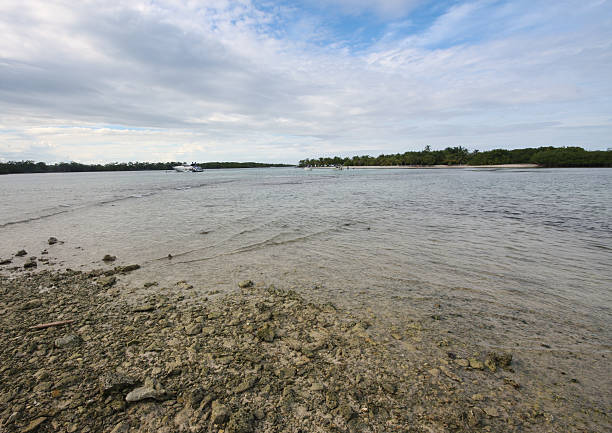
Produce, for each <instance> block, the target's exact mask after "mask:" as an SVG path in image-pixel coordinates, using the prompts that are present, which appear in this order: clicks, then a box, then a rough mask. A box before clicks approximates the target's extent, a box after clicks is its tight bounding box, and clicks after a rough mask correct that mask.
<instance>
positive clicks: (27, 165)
mask: <svg viewBox="0 0 612 433" xmlns="http://www.w3.org/2000/svg"><path fill="white" fill-rule="evenodd" d="M182 164H183V163H182V162H112V163H109V164H80V163H78V162H59V163H56V164H46V163H44V162H34V161H9V162H0V174H16V173H68V172H83V171H142V170H172V167H174V166H176V165H182ZM194 164H195V165H198V166H200V167H202V168H204V169H217V168H267V167H294V165H289V164H267V163H263V162H199V163H194Z"/></svg>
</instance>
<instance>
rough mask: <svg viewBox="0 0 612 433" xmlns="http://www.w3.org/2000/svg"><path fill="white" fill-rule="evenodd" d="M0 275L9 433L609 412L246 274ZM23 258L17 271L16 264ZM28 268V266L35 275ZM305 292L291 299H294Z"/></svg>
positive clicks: (490, 419) (2, 391)
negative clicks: (196, 279) (161, 281)
mask: <svg viewBox="0 0 612 433" xmlns="http://www.w3.org/2000/svg"><path fill="white" fill-rule="evenodd" d="M111 257H112V256H108V257H106V259H107V260H106V263H105V265H104V266H103V267H101V268H98V269H95V270H92V271H88V272H84V271H73V270H64V271H54V270H39V269H38V268H39V266H38V265H36V266H31V265H30V266H28V267H27V269H35V270H34V271H28V270H24V267H23V266H24V265H27V264H28V263H32V261H31V260H30V259H29V258H27V257H22V258H18V257H14V258H13V261H12V263H11V265H14V264H17V265H18V266H12V269H9V270H8V271H6V270H5V272H3V273H2V275H1V276H0V295H1V300H2V302H1V304H0V313H1V314H0V323H1V326H0V329H1V338H2V342H3V345H2V347H1V349H0V396H1V397H0V420H1V421H0V422H1V426H2V429H3V431H7V432H31V431H40V432H47V431H49V432H51V431H60V432H76V431H85V432H87V431H91V432H94V431H109V432H115V433H118V432H177V431H178V432H192V431H197V432H199V431H210V432H220V431H225V432H228V433H229V432H244V433H246V432H285V431H304V432H310V431H312V432H316V431H337V432H381V431H410V432H445V431H466V432H467V431H489V432H507V431H517V432H522V431H534V432H541V431H550V432H556V431H602V432H603V431H606V430H608V429H609V427H610V418H609V413H607V412H606V409H605V407H604V406H597V405H593V406H589V405H585V403H587V402H586V401H584V400H581V399H580V398H579V396H576V395H572V390H571V384H577V383H579V382H580V380H581V379H580V377H568V378H567V382H568V385H570V387H568V388H565V391H566V393H563V392H558V391H552V390H551V389H549V388H548V387H547V386H546V384H545V383H543V382H538V381H537V380H534V379H535V378H530V377H529V376H530V375H532V374H533V371H532V369H531V368H530V366H529V362H530V356H529V355H528V354H525V353H521V352H515V353H513V352H508V351H499V350H495V351H488V352H482V351H480V349H479V348H477V347H472V346H470V344H469V343H465V342H464V343H459V342H458V341H453V339H452V338H450V336H449V334H448V333H440V332H439V330H438V329H437V328H436V327H435V326H433V324H434V323H436V322H439V321H440V320H441V315H443V314H444V313H443V310H442V309H441V306H439V305H438V306H436V308H437V311H438V313H437V314H433V315H431V317H429V318H424V317H410V316H408V317H406V318H405V321H404V322H403V323H402V324H396V325H394V326H389V324H388V323H385V321H384V320H379V319H378V318H377V315H376V314H375V313H370V314H366V315H363V314H354V312H351V311H347V310H345V309H342V308H339V307H338V306H336V305H334V304H333V303H330V302H317V301H312V300H311V298H312V296H309V294H308V292H307V291H305V293H304V294H300V293H298V291H295V290H286V289H283V288H276V287H274V286H266V285H264V284H260V283H257V282H253V281H251V280H245V281H242V282H240V283H239V284H238V287H236V290H234V291H232V292H231V293H228V294H221V293H219V292H218V291H210V292H205V291H202V290H198V288H197V287H194V286H193V285H191V284H189V283H188V282H187V281H184V280H181V281H177V282H176V283H175V284H173V285H171V286H160V285H158V283H157V282H155V281H150V282H148V283H146V284H143V285H142V286H140V287H134V286H131V285H127V284H125V283H124V281H125V280H127V279H128V278H127V277H128V276H129V275H130V274H131V273H138V272H143V271H142V270H141V269H140V267H139V266H138V265H128V266H113V265H112V263H110V262H111V260H109V259H111ZM21 261H23V263H21ZM42 263H44V262H42ZM41 268H42V266H41ZM302 292H304V291H302Z"/></svg>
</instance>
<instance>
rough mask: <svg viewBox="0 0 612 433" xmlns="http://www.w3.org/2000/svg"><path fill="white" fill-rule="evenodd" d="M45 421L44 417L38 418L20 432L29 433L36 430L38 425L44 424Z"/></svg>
mask: <svg viewBox="0 0 612 433" xmlns="http://www.w3.org/2000/svg"><path fill="white" fill-rule="evenodd" d="M45 421H47V417H44V416H41V417H38V418H36V419H34V420H32V421H31V422H30V424H28V425H27V427H26V428H24V429H23V430H22V433H29V432H31V431H34V430H36V429H38V427H40V425H41V424H42V423H44V422H45Z"/></svg>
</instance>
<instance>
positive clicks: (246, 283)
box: [238, 280, 254, 289]
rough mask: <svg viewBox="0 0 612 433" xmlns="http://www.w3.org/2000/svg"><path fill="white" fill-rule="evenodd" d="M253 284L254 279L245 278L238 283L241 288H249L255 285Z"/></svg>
mask: <svg viewBox="0 0 612 433" xmlns="http://www.w3.org/2000/svg"><path fill="white" fill-rule="evenodd" d="M253 285H254V284H253V281H251V280H244V281H241V282H239V283H238V287H240V288H241V289H248V288H249V287H253Z"/></svg>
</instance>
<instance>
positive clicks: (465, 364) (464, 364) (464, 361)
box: [455, 358, 470, 367]
mask: <svg viewBox="0 0 612 433" xmlns="http://www.w3.org/2000/svg"><path fill="white" fill-rule="evenodd" d="M455 364H457V365H460V366H462V367H469V366H470V361H468V360H467V359H463V358H457V359H455Z"/></svg>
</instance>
